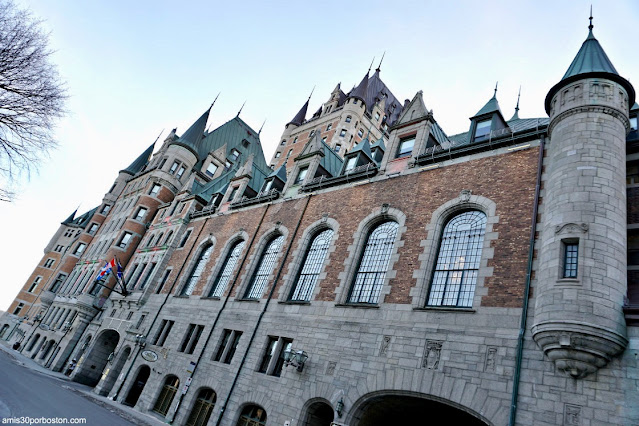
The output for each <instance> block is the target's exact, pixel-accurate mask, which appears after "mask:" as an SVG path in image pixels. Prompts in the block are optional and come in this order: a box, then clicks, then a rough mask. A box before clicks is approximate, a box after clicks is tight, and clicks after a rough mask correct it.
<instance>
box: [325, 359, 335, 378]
mask: <svg viewBox="0 0 639 426" xmlns="http://www.w3.org/2000/svg"><path fill="white" fill-rule="evenodd" d="M335 367H337V362H335V361H329V362H328V364H327V365H326V373H325V375H326V376H332V375H333V374H335Z"/></svg>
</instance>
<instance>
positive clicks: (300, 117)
mask: <svg viewBox="0 0 639 426" xmlns="http://www.w3.org/2000/svg"><path fill="white" fill-rule="evenodd" d="M314 90H315V87H313V90H311V94H310V95H309V96H308V99H307V100H306V103H304V105H303V106H302V108H301V109H300V110H299V111H298V112H297V114H295V117H293V119H292V120H291V121H289V122H288V124H295V125H296V126H301V125H302V123H303V122H304V121H306V111H307V110H308V103H309V101H310V100H311V96H313V91H314ZM288 124H287V126H288Z"/></svg>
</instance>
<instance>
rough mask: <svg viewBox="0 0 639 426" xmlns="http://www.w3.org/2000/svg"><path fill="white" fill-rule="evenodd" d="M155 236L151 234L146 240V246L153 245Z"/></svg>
mask: <svg viewBox="0 0 639 426" xmlns="http://www.w3.org/2000/svg"><path fill="white" fill-rule="evenodd" d="M154 238H155V235H151V236H149V241H147V242H146V246H147V247H151V245H152V244H153V239H154Z"/></svg>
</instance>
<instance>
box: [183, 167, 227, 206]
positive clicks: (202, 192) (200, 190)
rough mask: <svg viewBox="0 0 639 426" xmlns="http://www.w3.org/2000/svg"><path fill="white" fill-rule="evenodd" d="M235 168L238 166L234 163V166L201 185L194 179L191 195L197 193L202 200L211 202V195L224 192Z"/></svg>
mask: <svg viewBox="0 0 639 426" xmlns="http://www.w3.org/2000/svg"><path fill="white" fill-rule="evenodd" d="M237 168H238V166H237V165H235V166H234V167H231V168H230V169H229V170H227V171H226V172H224V173H222V174H221V175H220V176H218V177H217V178H215V179H213V180H212V181H210V182H208V183H207V184H205V185H202V184H200V183H198V182H197V181H194V182H193V188H192V190H191V192H192V193H193V195H197V196H199V197H201V198H203V199H204V200H206V202H207V203H209V202H211V199H212V198H213V195H215V194H224V193H225V192H226V189H227V188H228V186H229V183H230V182H231V179H232V178H233V176H235V172H236V171H237Z"/></svg>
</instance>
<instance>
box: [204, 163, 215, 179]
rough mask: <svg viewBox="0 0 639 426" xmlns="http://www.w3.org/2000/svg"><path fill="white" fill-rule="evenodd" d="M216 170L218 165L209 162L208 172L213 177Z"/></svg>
mask: <svg viewBox="0 0 639 426" xmlns="http://www.w3.org/2000/svg"><path fill="white" fill-rule="evenodd" d="M216 171H217V166H216V165H215V164H213V163H211V164H209V165H208V167H207V168H206V174H207V175H209V176H211V177H213V176H214V175H215V172H216Z"/></svg>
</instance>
